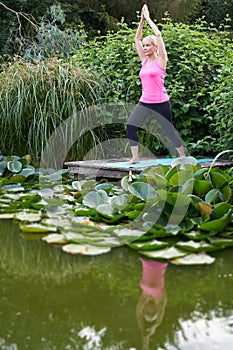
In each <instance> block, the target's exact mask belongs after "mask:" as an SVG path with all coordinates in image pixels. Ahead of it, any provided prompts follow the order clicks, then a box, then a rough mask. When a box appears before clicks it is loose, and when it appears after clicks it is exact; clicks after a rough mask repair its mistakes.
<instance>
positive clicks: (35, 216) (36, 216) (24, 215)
mask: <svg viewBox="0 0 233 350" xmlns="http://www.w3.org/2000/svg"><path fill="white" fill-rule="evenodd" d="M14 219H16V220H20V221H29V222H36V221H40V220H41V214H40V213H30V212H26V211H21V212H19V213H16V214H15V215H14Z"/></svg>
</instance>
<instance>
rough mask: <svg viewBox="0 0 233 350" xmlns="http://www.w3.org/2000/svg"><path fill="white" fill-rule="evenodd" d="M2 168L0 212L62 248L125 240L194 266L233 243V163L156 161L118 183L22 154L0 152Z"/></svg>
mask: <svg viewBox="0 0 233 350" xmlns="http://www.w3.org/2000/svg"><path fill="white" fill-rule="evenodd" d="M0 170H1V177H0V194H1V197H0V218H1V219H13V220H14V221H16V222H18V223H19V226H20V231H21V234H22V236H23V237H24V238H28V239H29V238H31V237H33V238H34V237H35V236H36V237H37V238H39V239H42V241H43V244H44V243H45V242H46V243H48V244H52V245H56V246H59V247H60V248H61V249H62V250H63V251H64V252H66V253H70V254H82V255H99V254H106V253H109V252H110V251H111V250H112V249H115V248H118V247H120V246H123V245H124V246H125V245H127V246H128V248H129V249H133V250H134V251H135V252H137V253H138V254H140V255H142V256H144V257H146V258H148V259H157V260H166V261H171V262H172V263H174V264H179V265H187V264H194V265H196V264H210V263H213V262H214V260H215V257H214V252H215V251H218V250H221V249H224V248H230V247H232V246H233V215H232V200H233V196H232V188H233V169H227V170H221V169H220V168H218V167H211V168H209V169H208V168H202V167H201V165H200V164H196V165H193V164H186V163H184V164H179V163H178V164H177V165H175V166H174V167H172V168H171V167H168V166H164V165H158V166H157V167H150V168H147V169H145V170H144V171H143V172H141V173H140V174H139V175H134V176H133V177H132V176H131V174H129V175H127V176H124V177H123V178H122V179H121V181H120V183H114V182H111V183H110V182H97V181H95V180H92V179H86V180H77V179H75V178H74V177H73V176H71V174H69V173H68V171H67V170H59V171H55V170H52V169H49V171H48V169H35V168H33V167H32V166H31V165H30V160H29V159H27V158H19V157H2V158H1V160H0Z"/></svg>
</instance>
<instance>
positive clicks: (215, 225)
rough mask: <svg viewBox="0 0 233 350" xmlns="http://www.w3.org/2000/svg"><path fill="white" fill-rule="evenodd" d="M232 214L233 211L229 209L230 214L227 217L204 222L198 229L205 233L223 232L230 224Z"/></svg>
mask: <svg viewBox="0 0 233 350" xmlns="http://www.w3.org/2000/svg"><path fill="white" fill-rule="evenodd" d="M231 213H232V209H229V210H228V212H227V213H226V214H225V215H223V216H222V217H221V218H219V219H216V220H210V221H206V222H203V223H202V224H200V225H199V226H198V228H199V229H200V230H203V231H215V232H221V231H223V230H224V228H225V227H226V226H227V224H228V223H229V222H230V219H231Z"/></svg>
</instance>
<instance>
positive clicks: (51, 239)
mask: <svg viewBox="0 0 233 350" xmlns="http://www.w3.org/2000/svg"><path fill="white" fill-rule="evenodd" d="M42 241H45V242H46V243H49V244H67V240H66V239H65V237H64V236H63V235H61V234H59V233H51V234H50V235H47V236H44V237H43V238H42Z"/></svg>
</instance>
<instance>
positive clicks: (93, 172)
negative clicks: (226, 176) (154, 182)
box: [65, 158, 233, 179]
mask: <svg viewBox="0 0 233 350" xmlns="http://www.w3.org/2000/svg"><path fill="white" fill-rule="evenodd" d="M147 160H148V159H147ZM127 161H128V158H127V159H121V160H120V161H119V159H107V160H106V159H104V160H103V159H101V160H84V161H72V162H66V163H65V166H67V167H68V170H69V171H70V172H71V173H72V174H74V175H81V176H89V177H92V178H110V179H113V178H114V179H120V178H122V177H123V176H125V175H127V174H128V173H129V170H131V171H132V173H134V174H139V173H140V172H141V171H143V170H144V169H146V168H147V166H144V167H143V166H139V165H138V166H137V167H133V166H130V165H128V167H127V166H124V167H123V166H121V165H120V164H122V162H127ZM142 161H143V160H142ZM155 161H158V162H159V159H156V160H155ZM108 163H110V164H111V166H109V165H108ZM113 163H116V166H114V164H113ZM200 164H201V167H204V168H209V167H210V166H211V161H210V162H201V163H200ZM152 166H156V165H152ZM213 166H214V167H219V168H227V167H231V166H233V162H232V161H229V160H226V159H221V160H217V161H216V162H215V163H214V164H213Z"/></svg>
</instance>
